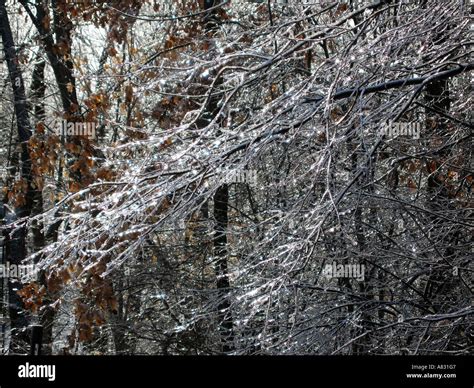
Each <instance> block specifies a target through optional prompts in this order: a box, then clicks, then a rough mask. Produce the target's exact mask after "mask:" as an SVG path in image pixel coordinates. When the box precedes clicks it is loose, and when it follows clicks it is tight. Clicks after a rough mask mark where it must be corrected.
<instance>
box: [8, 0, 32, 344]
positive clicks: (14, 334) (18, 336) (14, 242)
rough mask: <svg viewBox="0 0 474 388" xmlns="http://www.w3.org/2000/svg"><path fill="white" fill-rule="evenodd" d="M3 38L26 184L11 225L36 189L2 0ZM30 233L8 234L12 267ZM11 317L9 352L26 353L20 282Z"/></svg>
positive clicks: (13, 292) (13, 285)
mask: <svg viewBox="0 0 474 388" xmlns="http://www.w3.org/2000/svg"><path fill="white" fill-rule="evenodd" d="M0 34H1V36H2V42H3V50H4V53H5V58H6V61H7V65H8V73H9V77H10V82H11V85H12V89H13V98H14V102H15V116H16V123H17V128H18V140H19V142H20V144H21V170H20V171H21V178H22V179H23V180H24V181H25V182H26V192H25V193H24V201H23V204H22V205H21V206H20V207H18V208H17V209H15V214H10V215H7V217H9V221H10V223H11V222H14V221H15V220H16V219H19V218H20V219H21V218H23V217H27V216H28V215H29V214H30V213H31V209H32V204H33V196H34V193H33V189H32V186H31V161H30V157H29V153H28V140H29V138H30V136H31V131H30V120H29V116H28V105H27V101H26V95H25V85H24V82H23V77H22V74H21V70H20V67H19V66H18V58H17V54H16V50H15V45H14V41H13V34H12V31H11V28H10V21H9V19H8V14H7V10H6V6H5V0H0ZM26 236H27V229H26V227H25V226H21V227H20V228H17V229H14V230H13V229H12V231H11V233H8V232H7V233H6V258H7V261H9V262H10V264H15V265H20V264H22V262H23V260H24V259H25V258H26V255H27V250H26ZM8 283H9V286H8V292H9V314H10V325H11V342H10V351H11V352H14V353H25V350H26V349H27V348H26V346H27V345H28V333H27V326H28V317H27V315H26V313H25V310H24V306H23V303H22V301H21V298H20V297H19V295H18V294H17V291H18V290H20V289H21V288H22V284H21V282H20V281H19V280H16V279H13V278H12V279H9V282H8Z"/></svg>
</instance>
